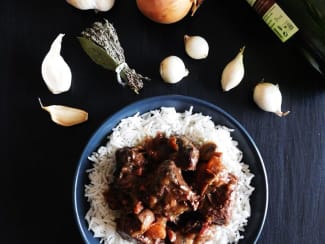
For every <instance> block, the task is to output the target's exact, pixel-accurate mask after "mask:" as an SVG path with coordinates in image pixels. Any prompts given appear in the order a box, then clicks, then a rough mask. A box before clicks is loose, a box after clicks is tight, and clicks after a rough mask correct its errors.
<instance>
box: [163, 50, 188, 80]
mask: <svg viewBox="0 0 325 244" xmlns="http://www.w3.org/2000/svg"><path fill="white" fill-rule="evenodd" d="M188 74H189V71H188V70H187V69H186V67H185V65H184V62H183V60H182V59H180V58H179V57H177V56H169V57H166V58H164V59H163V60H162V61H161V63H160V75H161V78H162V79H163V80H164V81H165V82H167V83H171V84H174V83H177V82H179V81H180V80H181V79H183V78H184V77H185V76H187V75H188Z"/></svg>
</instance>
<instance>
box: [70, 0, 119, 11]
mask: <svg viewBox="0 0 325 244" xmlns="http://www.w3.org/2000/svg"><path fill="white" fill-rule="evenodd" d="M66 1H67V2H68V3H69V4H70V5H72V6H74V7H75V8H78V9H81V10H88V9H95V10H97V11H101V12H105V11H108V10H110V9H111V8H112V7H113V5H114V3H115V0H66Z"/></svg>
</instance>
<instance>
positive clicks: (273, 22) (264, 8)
mask: <svg viewBox="0 0 325 244" xmlns="http://www.w3.org/2000/svg"><path fill="white" fill-rule="evenodd" d="M246 1H247V2H248V3H249V4H250V5H251V6H252V7H253V8H254V9H255V11H256V12H257V13H258V14H260V15H261V16H262V17H263V20H264V21H265V23H266V24H267V25H268V26H269V27H270V28H271V29H272V30H273V32H274V33H275V34H276V35H277V36H278V37H279V39H280V40H281V41H282V42H285V41H287V40H288V39H289V38H290V37H292V36H293V35H294V34H295V33H296V32H297V31H298V30H299V28H298V27H297V26H296V25H295V23H294V22H293V21H292V20H291V19H290V18H289V16H288V15H287V14H286V13H285V12H284V11H283V10H282V9H281V7H280V6H279V5H278V4H277V3H276V2H275V1H274V0H246Z"/></svg>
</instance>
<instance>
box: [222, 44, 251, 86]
mask: <svg viewBox="0 0 325 244" xmlns="http://www.w3.org/2000/svg"><path fill="white" fill-rule="evenodd" d="M244 49H245V47H243V48H241V49H240V51H239V53H238V54H237V55H236V57H235V58H234V59H232V60H231V61H230V62H229V63H228V64H227V65H226V66H225V68H224V69H223V71H222V75H221V87H222V89H223V90H224V91H229V90H231V89H233V88H234V87H236V86H238V85H239V83H240V82H241V81H242V79H243V78H244V73H245V70H244V62H243V56H244V55H243V53H244Z"/></svg>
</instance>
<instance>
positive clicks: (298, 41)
mask: <svg viewBox="0 0 325 244" xmlns="http://www.w3.org/2000/svg"><path fill="white" fill-rule="evenodd" d="M246 1H247V2H248V3H249V4H250V5H251V6H252V7H253V8H254V9H255V11H256V12H257V13H258V14H259V15H260V16H261V17H262V18H263V19H264V21H265V22H266V23H267V24H268V26H269V27H270V28H271V29H272V30H273V32H274V33H275V34H276V35H277V36H278V37H279V39H280V40H281V41H282V42H285V43H292V44H293V45H295V46H297V48H299V49H300V50H301V52H302V53H303V55H304V56H305V57H306V58H307V60H308V61H309V63H310V64H311V65H312V66H313V67H314V68H315V69H316V70H317V71H318V72H320V73H321V74H322V75H323V76H324V77H325V0H277V1H275V0H246Z"/></svg>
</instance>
